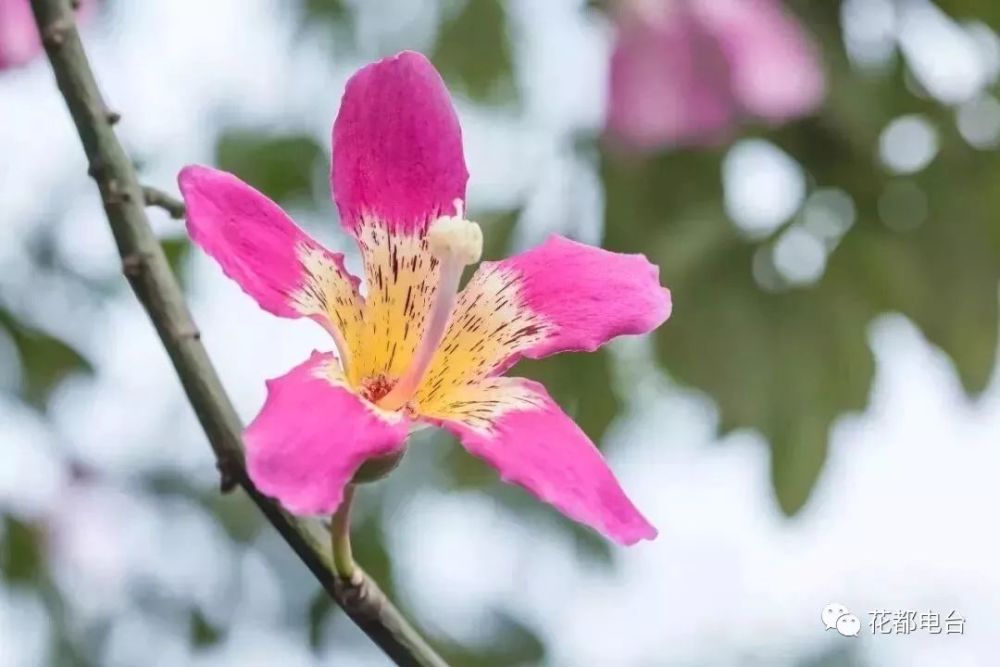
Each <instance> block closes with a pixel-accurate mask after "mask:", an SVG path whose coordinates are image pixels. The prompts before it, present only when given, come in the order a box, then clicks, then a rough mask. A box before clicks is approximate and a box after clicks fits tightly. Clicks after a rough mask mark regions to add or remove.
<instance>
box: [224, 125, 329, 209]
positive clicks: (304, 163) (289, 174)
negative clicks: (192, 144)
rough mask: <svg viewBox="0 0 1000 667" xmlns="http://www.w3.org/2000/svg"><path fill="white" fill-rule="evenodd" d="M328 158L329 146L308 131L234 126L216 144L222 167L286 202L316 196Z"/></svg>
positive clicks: (291, 202)
mask: <svg viewBox="0 0 1000 667" xmlns="http://www.w3.org/2000/svg"><path fill="white" fill-rule="evenodd" d="M328 162H329V158H328V156H327V149H326V148H323V147H321V146H320V145H319V144H318V143H317V142H316V140H315V139H313V138H312V137H310V136H307V135H304V134H273V133H268V132H265V131H258V130H250V129H231V130H227V131H226V132H224V133H223V134H222V135H221V136H220V137H219V139H218V140H217V142H216V145H215V163H216V164H217V165H218V167H219V169H222V170H224V171H228V172H232V173H233V174H236V175H237V176H239V177H240V178H241V179H243V180H244V181H246V182H247V183H249V184H250V185H252V186H254V187H255V188H257V189H258V190H260V191H261V192H263V193H265V194H267V195H268V196H269V197H270V198H271V199H273V200H274V201H276V202H278V203H280V204H283V205H285V206H288V205H290V204H295V203H301V202H303V201H304V202H305V203H309V202H310V201H312V200H313V199H314V195H315V193H314V184H315V183H316V181H317V179H320V180H321V182H324V183H325V179H323V178H322V176H321V174H324V173H325V172H326V170H327V169H328ZM325 190H329V186H328V185H325Z"/></svg>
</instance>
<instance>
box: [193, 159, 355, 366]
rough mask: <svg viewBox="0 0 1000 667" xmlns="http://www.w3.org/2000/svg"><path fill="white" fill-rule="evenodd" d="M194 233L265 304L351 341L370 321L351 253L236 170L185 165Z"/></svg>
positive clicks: (277, 312)
mask: <svg viewBox="0 0 1000 667" xmlns="http://www.w3.org/2000/svg"><path fill="white" fill-rule="evenodd" d="M178 182H179V183H180V189H181V193H182V194H183V196H184V203H185V205H186V206H187V227H188V233H189V234H190V235H191V238H192V239H193V240H194V241H195V243H197V244H198V245H199V246H201V248H202V249H203V250H204V251H205V252H207V253H208V254H209V255H211V256H212V257H213V258H214V259H215V260H216V261H217V262H218V263H219V264H220V265H221V266H222V270H223V271H224V272H225V274H226V275H227V276H229V277H230V278H232V279H233V280H235V281H236V282H237V283H238V284H239V285H240V287H242V288H243V291H244V292H246V293H247V294H249V295H250V296H252V297H253V298H254V299H255V300H256V301H257V303H259V304H260V306H261V308H263V309H264V310H266V311H268V312H270V313H273V314H275V315H278V316H280V317H291V318H297V317H303V316H305V317H310V318H312V319H315V320H317V321H318V322H320V323H321V324H323V325H324V327H326V328H327V329H328V330H330V331H331V333H333V334H334V335H335V336H342V337H343V340H344V341H346V346H347V348H348V349H352V350H356V349H357V348H358V346H359V336H360V334H361V324H362V300H361V297H360V296H359V295H358V290H357V288H358V284H359V281H358V279H357V278H355V277H354V276H352V275H351V274H350V273H349V272H348V271H347V269H346V268H345V267H344V256H343V255H341V254H339V253H332V252H330V251H328V250H326V249H325V248H324V247H323V246H321V245H320V244H319V243H317V242H316V241H314V240H313V239H311V238H310V237H309V236H308V235H307V234H306V233H305V232H303V231H302V230H301V229H299V228H298V227H297V226H296V225H295V223H294V222H292V221H291V219H289V217H288V216H287V215H285V212H284V211H282V210H281V208H280V207H278V205H277V204H275V203H274V202H272V201H271V200H270V199H268V198H267V197H265V196H264V195H262V194H261V193H259V192H257V191H256V190H254V189H253V188H252V187H250V186H249V185H247V184H246V183H244V182H243V181H241V180H240V179H238V178H236V177H235V176H233V175H232V174H227V173H226V172H223V171H218V170H215V169H210V168H208V167H201V166H189V167H185V168H184V169H183V170H182V171H181V173H180V176H179V178H178Z"/></svg>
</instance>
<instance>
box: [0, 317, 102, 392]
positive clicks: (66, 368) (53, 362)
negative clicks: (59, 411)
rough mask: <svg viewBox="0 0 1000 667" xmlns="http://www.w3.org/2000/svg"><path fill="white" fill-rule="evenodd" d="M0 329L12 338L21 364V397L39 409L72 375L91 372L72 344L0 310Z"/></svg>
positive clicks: (89, 366) (88, 364) (87, 363)
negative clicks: (61, 383) (62, 382)
mask: <svg viewBox="0 0 1000 667" xmlns="http://www.w3.org/2000/svg"><path fill="white" fill-rule="evenodd" d="M0 330H3V331H5V332H6V333H7V335H8V336H9V337H10V340H11V342H12V343H13V344H14V348H15V349H16V350H17V354H18V357H19V359H20V364H21V385H20V392H19V393H20V396H21V398H22V399H23V400H24V401H25V402H26V403H28V404H29V405H32V406H34V407H36V408H39V409H42V408H44V407H45V405H46V403H47V401H48V398H49V395H50V394H51V393H52V391H53V390H54V389H55V388H56V387H57V386H58V385H59V383H60V382H61V381H62V380H63V379H64V378H66V377H68V376H70V375H72V374H73V373H90V372H92V371H93V367H92V366H91V365H90V362H89V361H87V359H85V358H84V357H83V355H82V354H80V353H79V352H77V351H76V350H75V349H74V348H73V347H71V346H70V345H69V344H67V343H65V342H63V341H61V340H59V339H57V338H55V337H53V336H50V335H48V334H46V333H44V332H42V331H39V330H38V329H35V328H32V327H30V326H28V325H26V324H24V323H23V322H21V321H20V320H18V319H17V318H16V317H14V315H12V314H11V313H9V312H8V311H6V310H3V309H2V308H0Z"/></svg>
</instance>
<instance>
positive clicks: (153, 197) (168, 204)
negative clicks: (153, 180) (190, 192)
mask: <svg viewBox="0 0 1000 667" xmlns="http://www.w3.org/2000/svg"><path fill="white" fill-rule="evenodd" d="M142 197H143V200H144V201H145V202H146V206H156V207H159V208H162V209H163V210H164V211H166V212H167V213H169V214H170V217H171V218H173V219H174V220H183V219H184V202H182V201H181V200H180V199H177V198H176V197H171V196H170V195H168V194H167V193H166V192H164V191H163V190H160V189H159V188H154V187H153V186H151V185H144V186H142Z"/></svg>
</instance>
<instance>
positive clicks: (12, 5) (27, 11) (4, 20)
mask: <svg viewBox="0 0 1000 667" xmlns="http://www.w3.org/2000/svg"><path fill="white" fill-rule="evenodd" d="M93 7H94V2H93V0H89V1H85V2H81V3H80V8H79V9H78V10H77V17H78V18H81V19H83V18H84V17H86V16H88V15H89V14H90V13H91V10H92V9H93ZM41 52H42V40H41V39H40V38H39V36H38V26H36V25H35V17H34V16H33V15H32V13H31V3H30V0H0V70H5V69H10V68H13V67H20V66H22V65H25V64H27V63H29V62H30V61H32V60H34V58H35V56H38V55H39V54H41Z"/></svg>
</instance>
